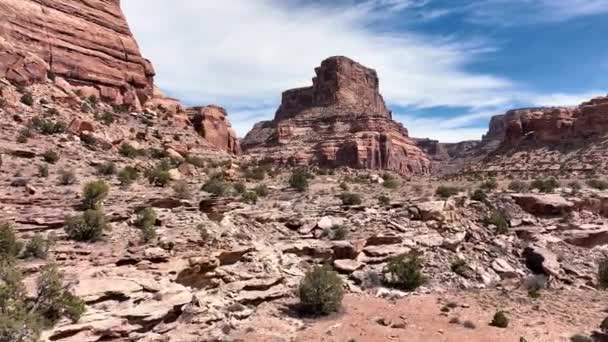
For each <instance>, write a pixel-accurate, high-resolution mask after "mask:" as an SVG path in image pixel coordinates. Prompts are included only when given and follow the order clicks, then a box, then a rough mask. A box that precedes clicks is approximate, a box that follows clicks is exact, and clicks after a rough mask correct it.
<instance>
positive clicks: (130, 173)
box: [118, 166, 139, 186]
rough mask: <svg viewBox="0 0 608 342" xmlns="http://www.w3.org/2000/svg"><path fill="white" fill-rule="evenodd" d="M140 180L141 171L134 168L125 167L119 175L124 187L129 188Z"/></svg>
mask: <svg viewBox="0 0 608 342" xmlns="http://www.w3.org/2000/svg"><path fill="white" fill-rule="evenodd" d="M138 178H139V171H138V170H137V169H136V168H134V167H133V166H125V168H124V169H122V170H120V172H119V173H118V181H119V182H120V185H122V186H129V185H131V184H133V183H134V182H135V181H136V180H137V179H138Z"/></svg>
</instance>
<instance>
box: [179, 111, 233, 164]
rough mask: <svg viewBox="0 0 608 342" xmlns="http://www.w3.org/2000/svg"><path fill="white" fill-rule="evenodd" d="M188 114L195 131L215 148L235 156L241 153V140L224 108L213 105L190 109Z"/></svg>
mask: <svg viewBox="0 0 608 342" xmlns="http://www.w3.org/2000/svg"><path fill="white" fill-rule="evenodd" d="M186 112H187V113H188V116H189V117H190V120H191V122H192V124H193V125H194V129H195V130H196V131H197V132H198V133H199V134H200V135H201V136H202V137H203V138H205V140H207V141H209V142H210V143H211V144H212V145H213V146H215V147H217V148H219V149H222V150H224V151H227V152H230V153H233V154H239V153H240V152H241V148H240V146H239V140H238V138H237V137H236V133H235V132H234V130H233V129H232V126H231V125H230V121H228V114H227V113H226V110H225V109H224V108H221V107H218V106H213V105H211V106H206V107H194V108H189V109H187V110H186Z"/></svg>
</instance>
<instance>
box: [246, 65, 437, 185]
mask: <svg viewBox="0 0 608 342" xmlns="http://www.w3.org/2000/svg"><path fill="white" fill-rule="evenodd" d="M315 72H316V77H315V78H314V79H313V86H312V87H307V88H299V89H291V90H288V91H286V92H284V93H283V96H282V103H281V106H280V107H279V109H278V110H277V113H276V115H275V119H274V120H273V121H268V122H260V123H258V124H256V125H255V127H254V128H253V130H252V131H251V132H249V133H248V134H247V136H246V137H245V138H244V139H243V141H242V145H243V149H244V150H245V151H246V152H247V153H248V154H249V155H252V156H254V157H262V156H263V157H264V158H266V159H268V160H272V161H273V162H275V163H276V164H279V165H317V166H322V167H338V166H348V167H352V168H367V169H383V170H390V171H395V172H397V173H399V174H402V175H413V174H416V175H425V174H429V173H430V161H429V159H428V158H427V156H426V155H425V154H424V153H423V152H422V151H421V150H420V149H419V148H418V147H417V146H416V145H415V143H414V142H413V141H412V139H410V138H409V136H408V131H407V129H406V128H405V127H403V125H401V124H399V123H397V122H396V121H393V120H392V115H391V112H390V111H389V110H388V109H387V108H386V106H385V104H384V100H383V98H382V96H381V95H380V93H379V80H378V76H377V75H376V72H375V71H374V70H372V69H368V68H366V67H364V66H362V65H361V64H359V63H357V62H355V61H353V60H351V59H349V58H346V57H331V58H328V59H326V60H324V61H323V62H322V63H321V66H320V67H318V68H317V69H316V70H315Z"/></svg>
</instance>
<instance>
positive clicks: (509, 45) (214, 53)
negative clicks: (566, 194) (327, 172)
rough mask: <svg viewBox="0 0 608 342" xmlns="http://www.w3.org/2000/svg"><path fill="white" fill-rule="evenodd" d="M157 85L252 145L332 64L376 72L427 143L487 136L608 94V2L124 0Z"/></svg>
mask: <svg viewBox="0 0 608 342" xmlns="http://www.w3.org/2000/svg"><path fill="white" fill-rule="evenodd" d="M122 7H123V9H124V11H125V14H126V15H127V19H128V20H129V23H130V25H131V28H132V30H133V31H134V33H135V35H136V38H137V39H138V42H139V44H140V46H141V48H142V50H143V53H144V55H145V56H146V57H148V58H150V59H151V60H152V62H153V64H154V66H155V68H156V71H157V77H156V83H157V85H159V86H160V87H161V89H163V90H164V91H165V92H166V93H167V94H169V95H171V96H174V97H177V98H179V99H181V100H182V101H184V102H185V103H186V104H189V105H204V104H218V105H221V106H224V107H226V108H227V109H228V112H229V119H230V120H231V122H232V124H233V126H234V127H235V129H236V130H237V132H238V134H239V135H240V136H244V135H245V134H246V132H247V131H248V130H249V129H250V128H251V126H252V125H253V124H254V123H255V122H257V121H260V120H268V119H272V117H273V116H274V112H275V111H276V108H277V106H278V104H279V100H280V95H281V92H282V91H283V90H286V89H290V88H294V87H299V86H306V85H309V84H310V83H311V78H312V77H313V76H314V71H313V70H314V68H315V67H316V66H317V65H319V63H320V62H321V60H323V59H324V58H326V57H329V56H333V55H345V56H348V57H351V58H353V59H355V60H357V61H359V62H361V63H362V64H364V65H366V66H368V67H371V68H374V69H376V70H377V71H378V74H379V76H380V88H381V92H382V94H383V95H384V97H385V99H386V100H387V103H388V105H389V106H390V107H391V109H392V110H393V112H394V117H395V119H396V120H398V121H401V122H403V123H404V124H405V125H406V127H407V128H408V129H409V130H410V135H411V136H415V137H430V138H434V139H438V140H441V141H444V142H454V141H461V140H469V139H479V138H480V136H481V135H482V134H483V133H484V132H485V131H486V130H487V122H488V120H489V118H490V117H491V116H492V115H495V114H500V113H502V112H504V111H506V110H507V109H510V108H518V107H528V106H551V105H566V106H569V105H576V104H578V103H580V102H582V101H584V100H587V99H590V98H592V97H594V96H600V95H606V94H608V77H606V75H607V74H608V35H607V34H606V33H608V0H461V1H460V0H333V1H327V0H325V1H321V0H308V1H304V0H231V1H224V2H218V1H217V0H180V1H170V0H145V1H143V0H123V1H122Z"/></svg>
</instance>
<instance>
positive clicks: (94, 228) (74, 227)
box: [65, 210, 108, 242]
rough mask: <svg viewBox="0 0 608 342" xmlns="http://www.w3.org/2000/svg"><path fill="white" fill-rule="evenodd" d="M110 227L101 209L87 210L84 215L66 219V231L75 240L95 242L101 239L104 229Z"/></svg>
mask: <svg viewBox="0 0 608 342" xmlns="http://www.w3.org/2000/svg"><path fill="white" fill-rule="evenodd" d="M107 228H108V224H107V220H106V217H105V215H104V213H103V211H101V210H87V211H85V212H84V213H83V214H82V215H78V216H74V217H71V218H69V219H68V220H67V221H66V225H65V232H66V234H67V236H68V237H69V238H70V239H72V240H75V241H83V242H95V241H98V240H100V239H101V236H102V234H103V231H104V230H106V229H107Z"/></svg>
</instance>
